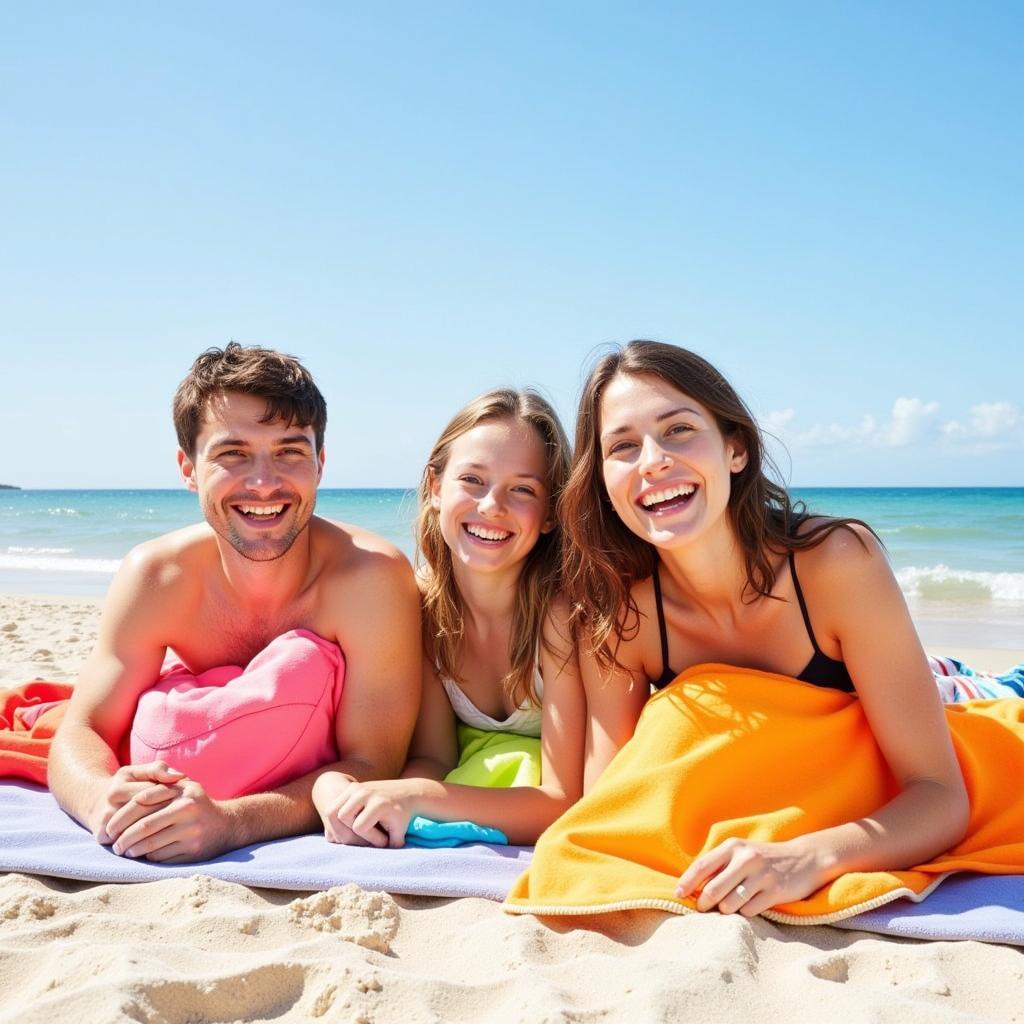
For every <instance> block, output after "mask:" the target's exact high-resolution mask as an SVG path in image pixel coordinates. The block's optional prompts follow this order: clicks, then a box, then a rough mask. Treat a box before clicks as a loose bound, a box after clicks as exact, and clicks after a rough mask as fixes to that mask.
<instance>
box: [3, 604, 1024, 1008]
mask: <svg viewBox="0 0 1024 1024" xmlns="http://www.w3.org/2000/svg"><path fill="white" fill-rule="evenodd" d="M98 622H99V602H98V601H95V600H91V599H78V598H57V597H54V598H50V597H37V596H29V595H12V596H0V685H4V684H8V685H9V684H14V683H20V682H24V681H26V680H29V679H32V678H45V679H53V680H62V681H70V680H73V679H74V676H75V674H76V672H77V671H78V669H79V668H80V666H81V664H82V661H83V660H84V658H85V656H86V654H87V653H88V651H89V648H90V646H91V644H92V642H93V640H94V638H95V635H96V630H97V627H98ZM929 646H930V648H931V649H935V645H934V644H931V643H930V644H929ZM943 653H955V654H958V655H960V656H961V657H963V658H964V660H966V661H968V662H970V663H973V664H974V665H976V666H977V667H979V668H986V669H993V670H999V669H1003V668H1006V667H1008V666H1009V665H1010V664H1012V663H1014V662H1015V661H1018V660H1021V658H1022V657H1024V653H1022V652H1020V651H1016V650H1008V649H994V648H988V649H985V648H979V649H970V648H962V647H960V648H957V650H956V651H947V652H943ZM0 992H2V994H3V996H4V999H3V1003H2V1006H3V1009H2V1010H0V1022H12V1024H13V1022H15V1021H17V1022H19V1024H21V1022H25V1024H29V1022H35V1021H39V1022H47V1024H49V1022H52V1021H63V1020H71V1019H74V1020H76V1021H90V1022H91V1021H103V1022H107V1021H111V1022H113V1021H145V1022H151V1024H158V1022H160V1024H162V1022H182V1024H183V1022H186V1021H189V1022H214V1021H218V1022H221V1021H257V1020H275V1021H301V1020H310V1019H322V1020H327V1021H344V1022H353V1024H355V1022H370V1021H374V1022H388V1021H395V1022H398V1021H401V1022H420V1021H424V1022H426V1021H461V1020H465V1021H478V1020H486V1021H497V1022H505V1021H509V1022H511V1021H531V1022H532V1021H551V1022H554V1021H565V1022H569V1021H573V1022H585V1021H629V1022H631V1024H636V1022H644V1021H690V1020H692V1021H723V1020H746V1019H751V1018H766V1019H773V1018H774V1019H778V1020H787V1021H804V1020H807V1021H811V1020H814V1021H820V1020H831V1019H836V1020H843V1021H848V1022H855V1021H882V1022H887V1021H908V1020H909V1021H918V1020H920V1021H929V1022H931V1021H950V1022H952V1021H968V1020H969V1021H1000V1022H1015V1021H1017V1022H1024V1009H1022V1007H1024V955H1022V953H1021V951H1020V950H1019V949H1016V948H1012V947H1006V946H995V945H989V944H984V943H980V942H955V943H954V942H915V941H909V940H899V939H892V938H885V937H881V936H877V935H872V934H869V933H865V932H854V931H841V930H839V929H834V928H828V927H813V928H796V927H788V926H782V925H775V924H772V923H770V922H768V921H764V920H760V919H755V920H753V921H748V920H746V919H744V918H741V917H723V916H720V915H718V914H709V915H696V914H693V915H687V916H683V917H667V916H663V915H660V914H647V913H634V914H628V915H626V914H623V915H616V916H607V917H603V918H599V919H579V920H575V921H573V920H568V919H563V920H560V921H556V922H553V923H552V922H544V921H540V920H537V919H535V918H530V917H512V916H509V915H506V914H504V913H502V911H501V910H500V908H499V907H498V905H497V904H494V903H491V902H488V901H486V900H478V899H459V900H438V899H428V898H417V897H405V896H390V895H388V894H386V893H376V892H363V891H362V890H359V889H357V888H356V887H354V886H345V885H340V886H337V887H334V888H332V889H330V890H328V891H326V892H323V893H294V892H279V891H273V890H266V889H252V888H247V887H245V886H241V885H237V884H233V883H228V882H223V881H219V880H216V879H211V878H208V877H204V876H201V875H200V876H196V877H194V878H192V879H168V880H165V881H160V882H148V883H144V884H138V885H93V884H84V883H78V882H68V881H63V880H60V879H54V878H35V877H29V876H24V875H18V874H8V875H4V876H0Z"/></svg>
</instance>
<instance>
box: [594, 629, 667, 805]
mask: <svg viewBox="0 0 1024 1024" xmlns="http://www.w3.org/2000/svg"><path fill="white" fill-rule="evenodd" d="M616 654H617V656H618V659H619V662H618V663H617V662H612V663H611V664H610V665H602V664H601V663H600V662H599V661H598V658H597V655H596V654H594V653H592V652H591V651H590V650H589V647H588V646H587V645H584V648H583V649H581V650H580V651H579V663H580V676H581V678H582V681H583V690H584V693H585V694H586V700H587V710H586V746H585V754H584V764H585V769H584V782H583V788H584V792H590V790H591V789H592V788H593V786H594V783H595V782H596V781H597V780H598V778H599V777H600V776H601V774H602V772H604V770H605V768H607V767H608V765H609V763H610V762H611V759H612V758H613V757H614V756H615V755H616V754H617V753H618V752H619V750H620V748H621V747H622V746H623V745H624V744H625V743H626V741H627V740H629V738H630V737H631V736H632V735H633V732H634V730H635V729H636V723H637V721H638V720H639V718H640V712H641V711H642V710H643V707H644V704H646V703H647V700H648V698H649V697H650V695H651V684H650V682H649V681H648V679H647V674H646V672H645V671H644V669H643V664H642V659H641V658H640V641H639V638H638V637H637V638H634V639H632V640H624V641H622V643H620V644H619V648H618V650H617V652H616Z"/></svg>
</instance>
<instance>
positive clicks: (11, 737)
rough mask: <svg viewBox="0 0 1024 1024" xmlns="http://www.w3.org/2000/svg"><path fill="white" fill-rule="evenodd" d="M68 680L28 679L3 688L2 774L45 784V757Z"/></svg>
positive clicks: (0, 726)
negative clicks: (7, 688)
mask: <svg viewBox="0 0 1024 1024" xmlns="http://www.w3.org/2000/svg"><path fill="white" fill-rule="evenodd" d="M70 696H71V686H70V684H69V683H45V682H41V681H36V682H32V683H25V684H24V685H23V686H19V687H16V688H15V689H13V690H0V778H16V779H28V780H29V781H30V782H38V783H40V784H41V785H43V786H45V785H46V761H47V758H48V757H49V756H50V742H51V741H52V740H53V734H54V733H55V732H56V731H57V726H58V725H60V722H61V719H62V718H63V717H64V710H65V708H66V707H67V701H68V698H69V697H70Z"/></svg>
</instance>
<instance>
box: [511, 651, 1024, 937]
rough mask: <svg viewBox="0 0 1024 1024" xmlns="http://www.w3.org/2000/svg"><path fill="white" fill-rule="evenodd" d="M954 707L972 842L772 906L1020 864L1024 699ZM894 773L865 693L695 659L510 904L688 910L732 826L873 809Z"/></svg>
mask: <svg viewBox="0 0 1024 1024" xmlns="http://www.w3.org/2000/svg"><path fill="white" fill-rule="evenodd" d="M946 716H947V720H948V722H949V728H950V732H951V734H952V737H953V744H954V747H955V749H956V754H957V757H958V758H959V761H960V765H961V767H962V768H963V772H964V777H965V780H966V784H967V791H968V794H969V796H970V801H971V815H970V825H969V828H968V833H967V836H966V837H965V838H964V840H963V841H962V842H961V843H959V844H958V845H957V846H956V847H954V848H953V849H952V850H950V851H949V852H947V853H945V854H943V855H942V856H938V857H935V858H934V859H933V860H931V861H930V862H929V863H927V864H921V865H919V866H917V867H915V868H914V869H912V870H906V871H873V872H860V873H856V874H853V873H851V874H846V875H842V876H841V877H839V878H837V879H835V881H833V882H831V883H830V884H829V885H827V886H825V887H824V888H822V889H820V890H818V891H817V892H815V893H812V894H811V895H810V896H808V897H806V898H805V899H802V900H798V901H794V902H791V903H784V904H780V905H779V906H777V907H775V908H773V909H772V910H771V911H768V912H766V914H765V916H766V917H771V918H774V919H775V920H780V921H789V922H794V923H795V922H799V923H804V924H812V923H826V922H828V921H835V920H840V919H842V918H844V917H850V916H852V915H854V914H858V913H861V912H862V911H865V910H869V909H871V908H873V907H877V906H880V905H882V904H883V903H887V902H889V901H890V900H893V899H896V898H897V897H900V896H909V897H911V898H917V899H920V898H922V897H923V896H924V895H926V894H927V893H928V892H929V891H931V889H932V888H934V886H935V885H937V884H938V883H939V882H940V881H941V880H942V878H943V877H944V876H945V875H946V874H947V873H949V872H952V871H980V872H986V873H990V874H1018V873H1024V790H1022V787H1021V780H1022V779H1024V700H1013V699H1011V700H1000V701H996V700H992V701H973V702H970V703H967V704H959V705H955V706H950V707H947V709H946ZM895 792H896V785H895V782H894V780H893V778H892V775H891V774H890V772H889V770H888V767H887V765H886V763H885V761H884V759H883V757H882V755H881V752H880V751H879V749H878V746H877V744H876V742H875V739H874V736H873V735H872V733H871V730H870V728H869V726H868V724H867V721H866V719H865V717H864V713H863V711H862V709H861V706H860V701H859V700H857V698H856V697H852V696H850V695H849V694H844V693H840V692H839V691H837V690H827V689H823V688H820V687H815V686H811V685H809V684H807V683H801V682H798V681H797V680H794V679H789V678H787V677H785V676H777V675H773V674H771V673H767V672H755V671H750V670H747V669H737V668H732V667H729V666H726V665H699V666H696V667H694V668H692V669H690V670H689V671H687V672H684V673H683V674H682V675H681V676H680V677H679V678H678V679H677V680H676V681H675V682H674V683H673V684H672V685H671V686H669V687H668V688H666V689H665V690H663V691H661V692H660V693H658V694H656V695H655V696H654V697H652V698H651V700H650V701H649V702H648V704H647V706H646V707H645V708H644V711H643V714H642V715H641V717H640V722H639V724H638V725H637V729H636V733H635V734H634V736H633V738H632V739H631V740H630V741H629V743H627V744H626V746H625V747H623V749H622V750H621V751H620V752H619V754H618V755H617V756H616V758H615V759H614V760H613V761H612V763H611V765H609V767H608V769H607V770H606V771H605V773H604V775H603V776H602V777H601V779H600V780H599V781H598V783H597V785H596V786H595V787H594V789H593V790H592V791H591V792H590V793H588V794H587V795H586V796H585V797H584V798H583V799H582V800H581V801H580V802H579V803H578V804H576V806H575V807H573V808H571V809H570V810H569V811H567V812H566V813H565V814H564V815H563V816H562V817H561V818H559V819H558V820H557V821H556V822H555V823H554V824H553V825H552V826H551V827H550V828H549V829H548V830H547V831H546V832H545V833H544V834H543V835H542V836H541V838H540V841H539V842H538V844H537V849H536V852H535V854H534V857H533V861H532V863H531V866H530V869H529V871H528V872H527V873H526V874H525V875H523V876H522V877H521V878H520V879H519V880H518V882H517V883H516V885H515V886H514V887H513V889H512V892H511V893H510V894H509V897H508V900H507V902H506V904H505V909H506V910H508V911H510V912H513V913H534V914H594V913H603V912H608V911H615V910H624V909H631V908H644V907H647V908H655V909H661V910H666V911H670V912H673V913H685V912H687V911H688V910H692V909H693V900H692V899H686V900H678V899H676V898H675V896H674V895H673V893H674V889H675V884H676V882H677V880H678V878H679V876H680V875H681V874H682V872H683V871H684V870H685V869H686V867H687V866H688V865H689V864H690V862H691V861H692V860H693V859H694V858H696V857H697V856H699V855H700V854H701V853H704V852H706V851H708V850H710V849H712V848H713V847H715V846H717V845H718V844H719V843H721V842H722V841H723V840H725V839H728V838H729V837H731V836H736V837H739V838H747V839H752V840H756V841H773V840H774V841H781V840H785V839H790V838H793V837H794V836H798V835H802V834H805V833H807V832H812V831H815V830H816V829H821V828H827V827H829V826H832V825H837V824H841V823H843V822H846V821H851V820H853V819H856V818H859V817H861V816H863V815H867V814H870V813H871V812H872V811H875V810H877V809H878V808H879V807H880V806H881V805H882V804H884V803H885V802H886V801H887V800H888V799H889V798H890V797H892V796H893V795H894V794H895Z"/></svg>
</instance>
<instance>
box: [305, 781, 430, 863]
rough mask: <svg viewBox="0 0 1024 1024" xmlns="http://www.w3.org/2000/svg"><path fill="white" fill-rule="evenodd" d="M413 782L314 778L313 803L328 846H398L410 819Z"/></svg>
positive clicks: (401, 843)
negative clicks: (321, 823)
mask: <svg viewBox="0 0 1024 1024" xmlns="http://www.w3.org/2000/svg"><path fill="white" fill-rule="evenodd" d="M415 791H416V786H415V780H409V779H387V780H382V781H377V782H355V781H353V780H352V779H350V778H348V777H347V776H343V775H341V774H340V773H338V772H325V773H324V775H321V776H320V778H319V779H317V781H316V784H315V786H314V790H313V801H314V803H315V804H316V809H317V810H318V811H319V812H320V817H321V819H322V820H323V823H324V835H325V836H326V837H327V841H328V842H329V843H344V844H345V845H347V846H377V847H385V846H390V847H398V846H404V845H405V833H406V830H407V829H408V827H409V820H410V819H411V818H412V816H413V813H414V812H413V809H412V804H411V801H412V799H413V796H414V794H415Z"/></svg>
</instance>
